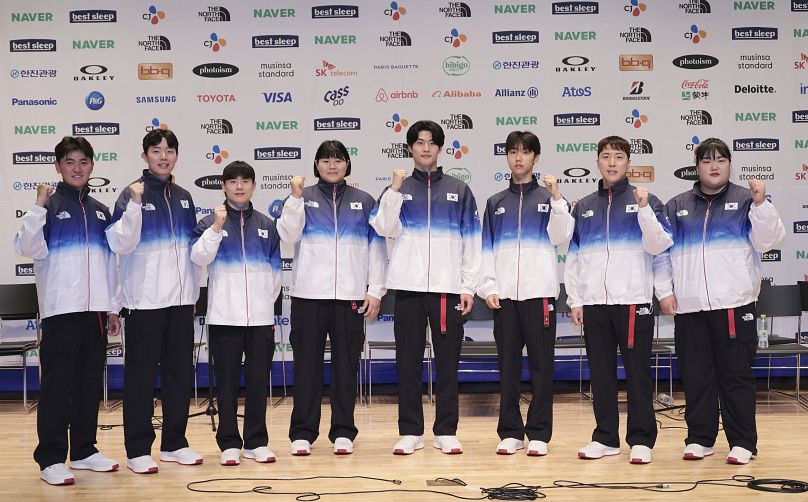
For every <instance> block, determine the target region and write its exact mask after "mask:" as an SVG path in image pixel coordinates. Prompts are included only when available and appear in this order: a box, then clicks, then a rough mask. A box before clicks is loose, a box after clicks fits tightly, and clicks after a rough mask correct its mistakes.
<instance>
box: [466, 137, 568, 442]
mask: <svg viewBox="0 0 808 502" xmlns="http://www.w3.org/2000/svg"><path fill="white" fill-rule="evenodd" d="M505 149H506V151H507V160H508V167H510V170H511V179H510V184H509V186H508V188H506V189H505V190H503V191H501V192H499V193H497V194H495V195H493V196H492V197H490V198H489V199H488V202H487V203H486V206H485V216H484V218H483V234H482V235H483V237H482V240H483V259H482V274H481V275H482V279H481V281H480V286H479V287H478V289H477V294H478V295H479V296H480V297H481V298H484V299H485V301H486V304H487V305H488V308H491V309H493V310H494V339H495V340H496V343H497V354H498V360H499V375H500V404H499V424H498V425H497V433H498V434H499V437H500V439H501V441H500V443H499V445H498V446H497V453H498V454H501V455H512V454H514V453H516V451H517V450H521V449H523V448H524V447H525V442H524V438H525V435H527V437H528V440H529V441H530V442H529V444H528V449H527V454H528V455H530V456H540V455H545V454H547V443H548V442H550V437H551V436H552V433H553V359H554V356H555V335H556V315H555V301H556V298H558V293H559V285H558V254H557V252H556V246H560V245H564V244H566V243H567V242H569V240H570V237H572V232H573V230H574V228H575V220H574V219H573V218H572V216H571V215H570V212H569V206H568V205H567V201H566V200H564V199H563V198H562V197H561V193H560V192H559V190H558V183H557V181H556V178H555V176H552V175H546V176H544V179H543V181H544V184H545V186H540V185H539V183H538V180H537V179H536V177H535V176H536V175H535V174H534V173H533V169H534V167H535V165H536V162H538V160H539V155H540V154H541V143H539V138H537V137H536V135H535V134H533V133H531V132H529V131H524V132H523V131H513V132H511V133H510V134H509V135H508V137H507V139H506V140H505ZM526 345H527V359H528V365H529V367H530V381H531V386H532V390H533V399H532V400H531V402H530V407H529V408H528V412H527V422H523V421H522V414H521V412H520V411H519V397H520V394H521V375H522V350H523V349H524V347H525V346H526Z"/></svg>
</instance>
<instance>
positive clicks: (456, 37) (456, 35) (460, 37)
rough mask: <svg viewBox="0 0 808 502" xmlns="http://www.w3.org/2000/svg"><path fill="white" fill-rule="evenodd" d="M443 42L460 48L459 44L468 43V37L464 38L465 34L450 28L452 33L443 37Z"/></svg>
mask: <svg viewBox="0 0 808 502" xmlns="http://www.w3.org/2000/svg"><path fill="white" fill-rule="evenodd" d="M443 40H444V41H446V43H448V44H450V45H451V46H452V47H460V44H464V43H466V42H468V40H469V37H468V36H466V34H465V33H460V32H459V31H457V28H452V31H450V32H449V36H448V37H444V38H443Z"/></svg>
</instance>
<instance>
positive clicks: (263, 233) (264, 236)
mask: <svg viewBox="0 0 808 502" xmlns="http://www.w3.org/2000/svg"><path fill="white" fill-rule="evenodd" d="M258 237H260V238H262V239H269V230H266V229H263V228H259V229H258Z"/></svg>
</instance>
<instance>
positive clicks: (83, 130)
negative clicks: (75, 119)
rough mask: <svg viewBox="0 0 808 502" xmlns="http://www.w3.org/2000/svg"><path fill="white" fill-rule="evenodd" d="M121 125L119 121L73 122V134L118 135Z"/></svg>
mask: <svg viewBox="0 0 808 502" xmlns="http://www.w3.org/2000/svg"><path fill="white" fill-rule="evenodd" d="M120 132H121V126H120V124H118V123H117V122H82V123H78V124H73V136H117V135H119V134H120Z"/></svg>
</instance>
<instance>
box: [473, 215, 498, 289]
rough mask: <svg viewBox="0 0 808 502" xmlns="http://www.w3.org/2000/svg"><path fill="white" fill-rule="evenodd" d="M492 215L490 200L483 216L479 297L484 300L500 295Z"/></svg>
mask: <svg viewBox="0 0 808 502" xmlns="http://www.w3.org/2000/svg"><path fill="white" fill-rule="evenodd" d="M492 215H493V211H492V210H491V199H488V202H486V204H485V214H483V232H482V239H481V240H482V258H481V261H482V265H481V267H480V285H479V286H478V287H477V296H479V297H480V298H483V299H485V298H488V297H489V296H491V295H499V287H498V286H497V270H496V262H495V256H494V226H493V225H492V224H491V218H492Z"/></svg>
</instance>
